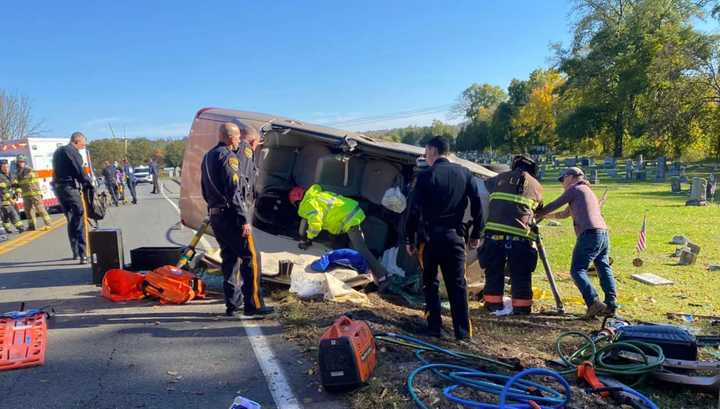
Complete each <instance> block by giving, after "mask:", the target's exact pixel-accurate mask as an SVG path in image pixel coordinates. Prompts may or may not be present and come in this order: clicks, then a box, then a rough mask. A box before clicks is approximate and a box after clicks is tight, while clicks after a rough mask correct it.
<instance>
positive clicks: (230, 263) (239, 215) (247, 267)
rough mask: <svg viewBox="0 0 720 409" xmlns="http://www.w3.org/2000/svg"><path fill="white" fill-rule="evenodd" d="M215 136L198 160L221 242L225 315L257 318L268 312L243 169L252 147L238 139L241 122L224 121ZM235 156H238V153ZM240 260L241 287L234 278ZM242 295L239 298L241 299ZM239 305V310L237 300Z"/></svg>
mask: <svg viewBox="0 0 720 409" xmlns="http://www.w3.org/2000/svg"><path fill="white" fill-rule="evenodd" d="M219 133H220V134H219V139H220V140H219V142H218V144H217V145H215V147H214V148H213V149H211V150H210V151H209V152H208V153H207V154H205V157H204V158H203V161H202V167H201V170H202V182H201V185H202V194H203V198H204V199H205V202H207V205H208V213H209V214H210V225H211V226H212V229H213V233H214V234H215V238H216V239H217V241H218V243H219V244H220V255H221V257H222V271H223V276H224V281H223V290H224V293H225V307H226V310H225V315H227V316H230V317H237V318H245V319H252V318H261V317H262V316H265V315H268V314H271V313H272V312H273V309H272V308H271V307H266V306H265V303H264V302H263V295H262V291H261V288H260V267H261V264H260V254H259V252H258V251H257V250H256V249H255V242H254V240H253V235H252V230H251V228H250V211H249V209H250V205H249V203H248V202H247V198H248V197H249V195H250V194H251V193H250V192H251V191H252V186H249V184H248V181H249V180H251V178H249V177H247V175H244V174H243V172H247V171H248V169H250V168H253V169H254V164H253V163H251V162H252V149H251V148H250V147H249V145H248V144H247V143H246V142H244V141H241V140H240V128H239V127H238V126H237V125H236V124H233V123H230V122H227V123H224V124H222V125H220V131H219ZM239 156H242V158H240V157H239ZM238 260H239V261H241V263H240V275H241V276H242V287H240V283H239V282H238V280H237V273H236V266H237V264H238ZM241 298H242V301H241ZM241 302H242V304H243V310H242V311H240V303H241Z"/></svg>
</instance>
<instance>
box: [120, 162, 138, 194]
mask: <svg viewBox="0 0 720 409" xmlns="http://www.w3.org/2000/svg"><path fill="white" fill-rule="evenodd" d="M123 173H124V174H125V184H127V187H128V190H129V191H130V196H132V204H137V194H136V193H135V185H137V179H136V178H135V169H133V167H132V166H131V165H130V162H128V160H127V159H123Z"/></svg>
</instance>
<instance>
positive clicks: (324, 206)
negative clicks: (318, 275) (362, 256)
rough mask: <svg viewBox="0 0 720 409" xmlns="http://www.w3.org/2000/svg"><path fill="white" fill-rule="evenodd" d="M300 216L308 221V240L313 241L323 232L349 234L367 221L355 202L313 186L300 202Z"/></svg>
mask: <svg viewBox="0 0 720 409" xmlns="http://www.w3.org/2000/svg"><path fill="white" fill-rule="evenodd" d="M298 216H300V217H302V218H303V219H305V220H307V222H308V229H307V238H308V239H310V240H312V239H314V238H315V237H317V236H318V235H319V234H320V232H321V231H322V230H326V231H327V232H328V233H330V234H340V233H347V232H348V231H349V230H350V229H351V228H352V227H355V226H359V225H360V224H361V223H362V222H363V221H364V220H365V213H364V212H363V211H362V209H361V208H360V205H359V203H358V202H356V201H355V200H352V199H349V198H347V197H344V196H340V195H337V194H335V193H332V192H326V191H323V189H322V187H320V185H312V186H310V188H309V189H308V190H307V191H306V192H305V196H304V197H303V199H302V202H300V206H299V208H298Z"/></svg>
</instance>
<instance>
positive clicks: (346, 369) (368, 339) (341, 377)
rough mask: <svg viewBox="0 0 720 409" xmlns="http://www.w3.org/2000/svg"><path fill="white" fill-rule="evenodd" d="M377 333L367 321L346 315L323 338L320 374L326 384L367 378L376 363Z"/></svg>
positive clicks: (347, 383) (357, 382) (355, 382)
mask: <svg viewBox="0 0 720 409" xmlns="http://www.w3.org/2000/svg"><path fill="white" fill-rule="evenodd" d="M376 354H377V348H376V347H375V337H373V334H372V331H370V327H369V326H368V324H367V323H366V322H365V321H353V320H351V319H350V318H348V317H347V316H345V315H343V316H342V317H340V318H338V319H337V320H336V321H335V322H334V323H333V325H332V326H330V328H328V329H327V330H326V331H325V333H324V334H323V336H322V337H321V338H320V359H319V361H320V376H321V378H322V384H323V386H324V387H326V388H327V387H331V388H332V387H352V386H357V385H360V384H363V383H365V382H367V380H368V379H369V378H370V376H371V375H372V373H373V370H375V365H376V363H377V356H376Z"/></svg>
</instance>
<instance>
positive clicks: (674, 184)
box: [670, 176, 682, 193]
mask: <svg viewBox="0 0 720 409" xmlns="http://www.w3.org/2000/svg"><path fill="white" fill-rule="evenodd" d="M670 189H671V190H672V192H673V193H680V192H682V183H680V177H678V176H673V177H672V179H670Z"/></svg>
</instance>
